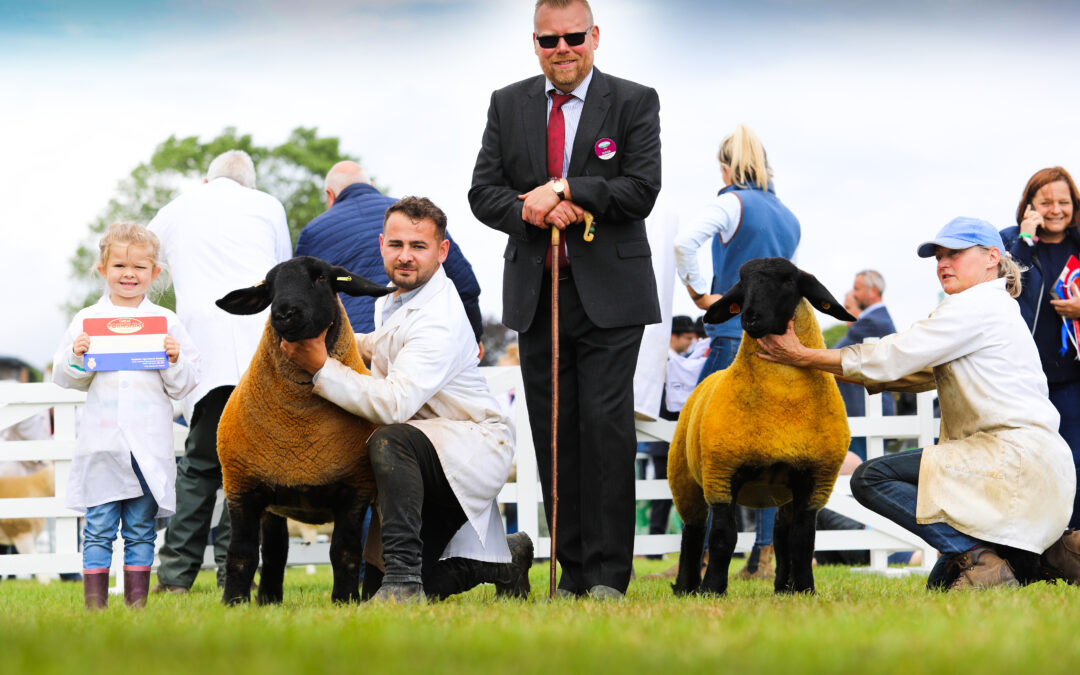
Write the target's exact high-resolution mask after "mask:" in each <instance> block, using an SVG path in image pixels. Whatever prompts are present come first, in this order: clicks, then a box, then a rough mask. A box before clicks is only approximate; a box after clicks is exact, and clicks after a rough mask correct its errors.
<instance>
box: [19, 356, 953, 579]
mask: <svg viewBox="0 0 1080 675" xmlns="http://www.w3.org/2000/svg"><path fill="white" fill-rule="evenodd" d="M481 370H482V371H483V372H484V374H485V376H486V377H487V380H488V383H489V385H490V387H491V390H492V392H493V393H494V394H495V396H496V397H506V398H507V399H509V398H510V397H511V395H512V393H513V392H515V391H516V392H519V393H520V392H521V391H523V387H522V384H521V374H520V371H519V370H518V369H517V368H516V367H508V368H507V367H493V368H482V369H481ZM933 396H934V395H933V392H928V393H925V394H920V395H919V397H918V412H917V413H916V414H915V415H909V416H897V417H883V416H882V415H881V412H880V411H881V403H880V398H881V396H880V395H877V396H868V398H867V406H866V410H867V411H868V414H867V416H866V417H853V418H849V419H848V423H849V425H850V428H851V433H852V435H853V436H865V437H866V438H867V453H868V456H869V457H871V458H872V457H879V456H881V455H882V454H884V441H885V439H889V438H914V439H917V443H918V446H919V447H924V446H926V445H930V444H932V443H933V441H934V436H935V435H936V432H937V423H936V421H935V420H934V418H933V412H932V403H933ZM84 401H85V395H84V394H82V393H81V392H76V391H72V390H67V389H62V388H60V387H57V386H56V385H54V384H51V383H43V384H19V383H8V382H5V383H0V429H3V428H6V427H7V426H10V425H12V424H16V423H18V422H20V421H22V420H24V419H26V418H28V417H30V416H31V415H34V414H37V413H38V412H40V411H43V410H49V409H50V408H51V409H52V410H53V429H54V435H53V438H52V439H50V440H37V441H12V442H8V443H4V444H3V446H2V451H3V454H2V456H0V459H2V460H4V461H22V460H38V461H53V462H55V467H56V496H55V497H47V498H9V499H0V519H7V518H50V519H53V522H54V525H53V528H52V535H51V548H52V552H50V553H33V554H18V555H8V556H0V575H4V574H20V575H25V574H49V575H55V574H60V573H65V572H78V571H80V570H81V569H82V558H81V555H80V553H79V552H78V533H77V528H78V516H77V514H75V513H74V512H72V511H70V510H68V509H66V508H64V506H63V503H64V495H65V493H66V489H67V478H68V473H69V471H70V467H71V460H72V457H73V456H74V453H75V434H76V408H77V407H78V406H79V405H80V404H82V403H83V402H84ZM512 417H513V419H514V422H515V424H516V427H517V430H518V433H517V476H518V478H517V481H516V482H513V483H508V484H507V485H506V486H505V487H504V488H503V490H502V491H501V492H500V494H499V497H498V499H499V502H500V503H514V504H516V505H517V509H518V523H519V527H520V529H521V530H523V531H525V532H527V533H528V534H529V536H530V537H532V539H533V541H534V542H535V546H536V551H538V552H541V553H543V552H546V551H549V550H550V547H551V542H550V539H549V538H547V537H540V526H539V521H540V515H541V510H540V505H541V502H542V496H541V491H540V490H541V489H540V483H539V480H538V479H537V471H536V455H535V453H534V452H533V445H532V439H531V437H530V434H529V432H528V429H529V423H528V415H527V412H526V410H525V404H524V396H521V395H518V396H514V397H513V403H512ZM674 430H675V423H674V422H666V421H639V422H637V434H638V439H639V440H645V441H655V440H662V441H670V440H671V437H672V434H673V433H674ZM175 431H176V433H175V443H176V451H177V454H178V455H179V454H182V452H183V439H184V437H185V434H186V429H185V428H184V427H182V426H179V425H177V426H176V427H175ZM637 498H638V499H639V500H656V499H670V498H671V491H670V490H669V488H668V484H667V481H666V480H639V481H637ZM827 507H828V508H830V509H832V510H834V511H836V512H838V513H840V514H841V515H844V516H847V517H848V518H852V519H854V520H857V521H859V522H861V523H864V524H865V525H866V526H867V529H864V530H843V531H819V532H818V533H817V548H818V549H819V550H862V549H867V550H870V551H871V556H870V557H871V562H870V566H869V567H866V568H861V569H860V571H868V572H873V573H879V574H905V573H912V572H915V573H925V572H926V571H927V570H928V569H929V568H930V567H931V566H932V565H933V562H934V560H935V558H936V556H937V553H936V551H934V549H932V548H931V547H930V546H929V545H928V544H927V543H926V542H924V541H923V540H922V539H919V538H918V537H916V536H915V535H912V534H911V533H909V532H907V531H906V530H903V529H902V528H900V527H899V526H897V525H895V524H894V523H892V522H891V521H888V520H887V519H885V518H882V517H881V516H878V515H877V514H875V513H873V512H871V511H868V510H867V509H865V508H863V507H862V506H860V505H859V504H858V503H857V502H855V500H854V499H853V498H852V496H851V490H850V487H849V483H848V479H847V477H846V476H841V477H840V479H839V480H837V483H836V487H835V488H834V490H833V494H832V497H831V498H830V500H829V503H828V505H827ZM753 537H754V535H753V533H750V532H746V533H740V534H739V537H738V543H737V546H736V550H739V551H748V550H750V547H751V545H752V544H753ZM159 540H160V537H159ZM679 544H680V536H679V535H673V534H665V535H638V536H637V537H635V539H634V553H635V554H637V555H644V554H661V553H672V552H676V551H678V550H679ZM116 549H117V550H116V552H115V555H116V556H117V559H116V560H114V564H113V569H114V570H117V569H121V566H120V563H119V559H120V558H119V557H120V556H121V554H122V553H121V549H122V546H117V547H116ZM911 550H922V551H923V563H922V566H921V567H918V568H910V567H909V568H905V569H896V568H889V567H888V565H887V562H886V558H887V557H888V554H889V553H890V552H893V551H911ZM156 562H157V561H156V560H155V564H156ZM328 562H329V547H328V545H326V544H314V545H305V544H301V543H300V542H298V541H293V542H292V543H291V545H290V549H289V564H290V565H306V564H324V563H328ZM204 564H205V565H206V566H213V557H212V551H211V550H209V549H208V551H207V555H206V558H205V560H204Z"/></svg>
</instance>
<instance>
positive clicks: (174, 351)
mask: <svg viewBox="0 0 1080 675" xmlns="http://www.w3.org/2000/svg"><path fill="white" fill-rule="evenodd" d="M165 355H166V356H168V357H169V363H176V359H178V358H180V343H179V342H177V341H176V338H174V337H173V336H171V335H166V336H165Z"/></svg>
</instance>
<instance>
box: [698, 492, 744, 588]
mask: <svg viewBox="0 0 1080 675" xmlns="http://www.w3.org/2000/svg"><path fill="white" fill-rule="evenodd" d="M737 508H738V507H737V506H735V504H734V503H731V504H713V505H712V532H710V533H709V567H708V569H707V570H705V581H704V583H702V585H701V589H702V590H703V591H704V592H706V593H716V594H718V595H723V594H724V593H726V592H727V585H728V568H729V567H731V554H732V553H734V552H735V544H736V543H737V541H738V537H739V529H738V526H737V525H736V523H735V510H736V509H737Z"/></svg>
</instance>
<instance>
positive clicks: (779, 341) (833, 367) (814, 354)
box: [757, 321, 844, 375]
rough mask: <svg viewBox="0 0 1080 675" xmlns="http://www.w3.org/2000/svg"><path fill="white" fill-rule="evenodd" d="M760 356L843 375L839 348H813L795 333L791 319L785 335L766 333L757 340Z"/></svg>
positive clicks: (773, 360) (776, 361)
mask: <svg viewBox="0 0 1080 675" xmlns="http://www.w3.org/2000/svg"><path fill="white" fill-rule="evenodd" d="M757 343H758V347H760V348H761V351H760V352H758V353H757V356H758V358H760V359H764V360H766V361H772V362H773V363H784V364H787V365H790V366H801V367H803V368H816V369H817V370H824V371H825V372H828V373H832V374H833V375H843V374H844V366H843V364H842V363H841V360H840V350H838V349H811V348H810V347H807V346H806V345H804V344H803V343H802V342H799V337H798V336H797V335H795V322H794V321H789V322H788V326H787V332H785V333H784V334H783V335H765V336H764V337H760V338H758V340H757Z"/></svg>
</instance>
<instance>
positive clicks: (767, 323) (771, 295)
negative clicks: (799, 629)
mask: <svg viewBox="0 0 1080 675" xmlns="http://www.w3.org/2000/svg"><path fill="white" fill-rule="evenodd" d="M811 306H813V307H814V308H817V309H819V310H821V311H823V312H825V313H827V314H829V315H830V316H833V317H835V318H837V319H841V320H844V321H847V320H853V318H854V317H851V315H849V314H848V313H847V312H846V311H845V310H844V308H843V307H842V306H841V305H840V303H838V302H837V301H836V299H835V298H833V297H832V295H830V294H829V291H828V290H826V289H825V287H824V286H822V285H821V283H820V282H819V281H818V280H817V279H816V278H814V276H813V275H810V274H807V273H806V272H802V271H800V270H799V269H798V268H797V267H795V266H794V265H793V264H791V263H790V262H789V261H787V260H785V259H783V258H759V259H756V260H751V261H750V262H747V263H746V264H744V265H743V266H742V267H741V268H739V281H738V283H736V284H735V286H733V287H732V288H731V289H730V290H729V291H728V292H727V293H726V294H724V296H723V297H722V298H721V299H720V300H718V301H717V302H716V303H714V304H713V305H712V306H711V307H710V308H709V311H708V312H707V313H706V315H705V321H706V322H707V323H721V322H723V321H726V320H727V319H729V318H730V317H733V316H735V315H736V314H740V315H741V317H740V318H741V321H742V326H743V331H744V333H743V338H742V342H741V343H740V345H739V352H738V354H737V355H736V356H735V360H734V362H732V364H731V365H730V366H729V367H728V368H726V369H724V370H721V371H718V372H716V373H713V374H712V375H710V376H709V377H707V378H705V380H703V381H702V382H701V383H700V384H698V386H697V387H696V388H695V389H694V391H693V393H691V394H690V398H689V399H687V401H686V405H685V406H684V407H683V409H682V412H681V413H680V414H679V422H678V424H677V425H676V427H675V435H674V437H673V439H672V443H671V451H670V453H669V455H668V482H669V483H670V485H671V493H672V498H673V499H674V502H675V508H676V509H678V511H679V515H680V516H681V517H682V519H683V522H684V527H683V535H682V554H681V556H680V559H679V576H678V578H677V579H676V582H675V585H674V590H675V593H676V594H677V595H682V594H686V593H695V592H699V591H705V592H709V593H724V592H725V591H726V590H727V577H728V565H729V564H730V562H731V554H732V553H733V552H734V550H735V543H736V537H737V534H738V532H737V529H736V526H735V509H734V505H735V504H736V503H738V504H743V505H745V506H752V507H756V508H763V507H768V506H779V507H780V510H779V513H778V514H777V519H776V533H775V538H774V542H775V548H776V560H777V567H776V583H775V587H774V588H775V591H776V592H777V593H784V592H811V593H812V592H813V591H814V574H813V570H812V568H811V564H812V557H813V553H814V522H815V518H816V515H817V511H818V510H819V509H820V508H821V507H822V506H824V505H825V502H827V501H828V499H829V495H830V494H831V493H832V488H833V484H834V483H835V482H836V476H837V473H838V472H839V470H840V465H841V464H842V463H843V461H844V457H845V456H846V455H847V447H848V442H849V440H850V436H849V432H848V426H847V413H846V411H845V410H844V402H843V400H842V399H841V398H840V391H839V390H838V389H837V386H836V380H835V378H834V377H833V376H832V375H830V374H828V373H825V372H823V371H820V370H813V369H810V368H797V367H795V366H787V365H781V364H778V363H772V362H769V361H766V360H764V359H760V358H758V357H757V356H756V354H757V352H758V351H759V350H760V348H759V347H758V343H757V338H760V337H762V336H764V335H765V334H766V333H774V334H777V335H782V334H783V333H784V332H785V331H786V330H787V326H788V322H789V321H791V320H792V319H793V318H794V330H795V333H796V334H797V335H798V336H799V340H800V341H801V342H802V343H803V344H805V345H807V346H809V347H818V348H821V347H824V346H825V343H824V340H823V339H822V336H821V329H820V328H819V327H818V322H817V319H816V318H815V317H814V310H813V309H812V308H811ZM710 509H711V511H712V517H713V521H712V533H711V534H710V536H709V567H708V569H707V571H706V573H705V580H704V582H702V579H701V568H700V565H699V562H698V561H699V559H700V556H701V549H702V545H703V543H704V540H705V523H706V518H707V516H708V512H709V510H710Z"/></svg>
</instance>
